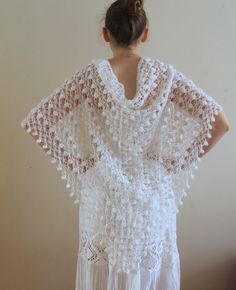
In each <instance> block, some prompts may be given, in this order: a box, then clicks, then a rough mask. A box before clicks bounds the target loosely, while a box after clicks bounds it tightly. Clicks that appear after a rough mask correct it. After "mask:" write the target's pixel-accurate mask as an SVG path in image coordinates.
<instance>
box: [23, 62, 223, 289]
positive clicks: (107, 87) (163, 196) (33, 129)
mask: <svg viewBox="0 0 236 290" xmlns="http://www.w3.org/2000/svg"><path fill="white" fill-rule="evenodd" d="M222 110H223V109H222V106H221V105H219V104H218V103H217V102H216V100H215V99H214V98H213V97H211V96H209V95H208V94H207V93H206V92H204V91H203V90H202V89H201V88H200V87H199V86H197V85H196V84H195V83H194V82H193V81H192V80H191V79H190V78H188V77H187V76H185V75H184V74H183V73H181V72H180V71H178V70H177V69H176V68H174V67H173V65H171V64H166V63H164V62H162V61H160V60H158V59H152V58H149V57H141V58H140V60H139V63H138V68H137V87H136V93H135V95H134V97H133V99H131V100H128V99H127V98H126V96H125V88H124V85H123V84H122V83H121V82H120V81H119V80H118V78H117V76H116V75H115V73H114V72H113V69H112V67H111V65H110V62H109V61H108V60H107V59H93V60H92V61H91V62H90V63H88V64H87V65H86V66H84V67H83V68H81V69H79V70H77V71H76V72H74V73H73V74H72V75H71V76H70V77H68V78H67V79H65V80H64V82H63V83H62V84H61V85H60V86H59V87H58V88H56V89H55V90H54V91H53V92H52V93H51V94H50V95H49V96H46V97H44V98H43V99H42V100H41V101H40V102H39V104H38V105H36V106H35V107H34V108H33V109H32V110H31V111H30V112H29V113H28V114H27V115H26V116H25V118H24V119H23V120H22V121H21V126H22V128H24V129H25V130H26V132H27V133H29V134H30V135H31V136H32V137H33V138H34V140H35V141H36V142H37V144H38V145H39V146H40V147H41V148H42V149H43V150H44V151H45V153H46V154H47V155H48V156H49V157H50V158H51V161H52V162H53V163H55V165H56V168H57V170H59V171H60V172H61V178H62V179H63V180H65V185H66V188H68V189H69V191H70V193H69V194H70V196H71V197H74V203H77V204H78V205H79V236H80V242H79V250H78V262H77V271H76V286H75V287H76V290H157V289H158V290H179V289H180V260H179V252H178V247H177V237H176V215H177V213H178V212H179V208H180V205H181V204H182V203H183V196H186V195H187V191H186V190H187V188H189V187H190V179H191V178H193V177H194V170H195V169H197V168H198V166H197V163H198V162H199V161H200V160H201V154H202V153H203V152H204V146H206V145H207V144H208V142H207V140H208V139H209V138H211V132H210V130H211V128H212V122H214V121H215V116H216V115H217V114H218V113H219V112H220V111H222Z"/></svg>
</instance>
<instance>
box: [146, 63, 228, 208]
mask: <svg viewBox="0 0 236 290" xmlns="http://www.w3.org/2000/svg"><path fill="white" fill-rule="evenodd" d="M172 69H173V71H174V74H175V76H174V79H173V82H172V85H171V91H170V95H169V98H168V102H167V103H166V106H165V109H164V110H163V112H162V116H161V119H160V122H159V124H158V129H157V131H156V134H155V138H154V140H153V145H152V146H155V149H154V147H152V149H151V150H150V152H149V154H151V152H152V155H151V156H152V158H153V159H155V160H159V161H160V162H161V164H162V166H163V168H165V170H166V174H170V175H171V177H172V184H173V189H174V192H175V195H176V212H177V213H178V212H179V207H180V206H181V205H182V204H183V201H182V199H183V196H187V192H186V190H187V189H189V188H190V179H193V178H194V170H195V169H198V163H199V162H200V161H201V154H202V153H204V146H206V145H208V139H210V138H211V137H212V136H211V132H210V130H211V129H212V122H214V121H215V116H216V115H218V113H219V112H220V111H222V110H223V108H222V106H221V105H219V104H218V103H217V102H216V100H215V99H214V98H213V97H212V96H210V95H208V94H207V93H206V92H204V91H203V90H202V89H201V88H200V87H199V86H197V85H196V83H194V82H193V81H192V80H191V79H189V78H188V77H186V76H185V75H184V74H182V73H181V72H179V71H178V70H176V69H175V68H173V66H172Z"/></svg>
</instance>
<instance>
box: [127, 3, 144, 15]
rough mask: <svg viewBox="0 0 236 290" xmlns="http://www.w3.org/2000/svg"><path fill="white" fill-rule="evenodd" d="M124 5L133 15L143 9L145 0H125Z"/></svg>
mask: <svg viewBox="0 0 236 290" xmlns="http://www.w3.org/2000/svg"><path fill="white" fill-rule="evenodd" d="M123 7H124V8H125V9H126V10H127V11H128V12H129V13H130V14H132V15H135V14H138V13H139V12H140V11H141V10H143V0H123Z"/></svg>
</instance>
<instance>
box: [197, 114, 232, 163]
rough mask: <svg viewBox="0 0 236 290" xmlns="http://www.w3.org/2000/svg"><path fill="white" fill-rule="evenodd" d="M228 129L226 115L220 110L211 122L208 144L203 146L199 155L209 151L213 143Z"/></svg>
mask: <svg viewBox="0 0 236 290" xmlns="http://www.w3.org/2000/svg"><path fill="white" fill-rule="evenodd" d="M229 129H230V125H229V121H228V119H227V118H226V116H225V115H224V114H223V113H222V112H220V113H219V114H218V115H217V116H216V117H215V122H213V125H212V129H211V130H210V132H211V136H212V137H211V138H210V139H209V141H208V145H207V146H205V147H204V152H203V153H200V155H199V157H202V156H203V155H205V154H206V153H207V152H209V151H210V150H211V149H212V148H213V147H214V145H215V144H216V143H217V142H218V141H219V140H220V139H221V138H222V137H223V136H224V135H225V133H226V132H228V131H229Z"/></svg>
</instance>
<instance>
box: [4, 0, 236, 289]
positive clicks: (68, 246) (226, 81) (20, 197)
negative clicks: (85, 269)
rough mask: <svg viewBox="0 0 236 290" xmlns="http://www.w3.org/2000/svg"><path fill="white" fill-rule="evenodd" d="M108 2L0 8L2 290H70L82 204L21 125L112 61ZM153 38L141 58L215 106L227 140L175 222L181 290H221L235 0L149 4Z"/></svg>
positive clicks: (230, 182) (206, 160)
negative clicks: (191, 84) (179, 76)
mask: <svg viewBox="0 0 236 290" xmlns="http://www.w3.org/2000/svg"><path fill="white" fill-rule="evenodd" d="M108 4H109V3H108V2H105V1H80V0H77V1H62V0H57V1H56V0H54V1H53V0H52V1H48V0H47V1H46V0H41V1H35V0H31V1H29V0H28V1H27V0H21V1H18V0H5V1H1V3H0V6H1V7H0V32H1V34H0V35H1V46H0V61H1V62H0V63H1V65H0V73H1V75H0V88H1V106H0V110H1V112H0V117H1V119H0V126H1V127H0V138H1V151H0V152H1V162H0V170H1V172H0V173H1V174H0V178H1V195H0V198H1V200H0V215H1V219H0V226H1V238H0V243H1V247H0V275H1V277H0V289H1V290H32V289H33V290H69V289H70V290H72V289H74V282H75V270H76V258H77V257H76V255H77V249H78V242H79V239H78V207H77V206H75V205H74V204H73V203H72V200H71V199H70V198H69V196H68V192H67V191H66V189H65V187H64V183H63V181H62V180H60V178H59V173H58V172H57V171H56V170H55V169H54V167H53V166H54V165H52V164H51V163H50V162H49V159H48V157H47V156H46V155H44V153H43V152H42V151H40V150H39V147H38V146H36V144H35V143H34V140H33V139H31V138H30V137H29V136H28V135H26V133H25V132H24V131H23V129H22V128H21V127H20V121H21V119H22V118H23V117H24V116H25V114H26V113H27V112H28V111H29V109H30V108H32V107H33V106H34V105H36V103H37V102H38V101H39V100H40V99H41V98H42V97H43V96H44V95H47V94H48V93H49V92H51V91H52V89H54V88H55V87H56V86H57V85H59V84H60V83H61V82H62V81H63V80H64V78H65V77H66V76H67V75H70V73H72V72H73V71H74V70H75V69H77V68H79V67H81V66H82V65H84V64H86V63H87V62H88V61H90V59H93V58H99V57H106V58H107V57H110V56H111V53H110V50H109V47H108V46H107V44H105V43H103V40H102V39H101V37H100V28H101V21H100V18H101V16H102V14H103V13H104V12H105V7H106V6H107V5H108ZM146 10H147V13H148V16H149V19H150V29H151V31H150V39H149V42H148V43H147V44H145V45H144V46H142V48H141V54H143V55H148V56H151V57H156V58H159V59H162V60H163V61H166V62H169V63H172V64H173V65H174V66H176V67H177V68H178V69H180V70H181V71H182V72H184V73H185V74H186V75H188V76H189V77H191V78H192V79H194V80H195V81H196V82H197V83H198V84H199V85H200V86H201V87H202V88H203V89H204V90H205V91H207V92H208V93H209V94H210V95H212V96H214V97H216V99H217V100H218V101H219V102H220V103H221V105H222V106H223V108H224V112H225V114H226V115H227V116H228V118H229V120H230V124H231V131H230V132H229V133H228V134H227V136H226V137H225V138H224V139H222V140H220V141H219V143H218V145H217V146H216V147H215V148H213V149H212V151H211V152H209V154H208V155H206V156H204V157H203V160H202V164H200V166H201V167H200V168H201V170H199V171H198V172H197V173H196V176H195V179H194V181H193V185H192V188H191V193H190V195H189V196H188V197H186V198H185V201H184V205H183V206H182V210H181V212H180V213H179V214H178V244H179V251H180V257H181V275H182V276H181V283H182V290H199V289H201V290H206V289H212V290H213V289H214V290H218V289H219V290H223V289H233V288H227V287H226V285H227V283H228V281H226V280H227V279H226V277H227V275H228V273H229V268H230V264H231V263H232V261H233V258H234V260H235V263H236V257H235V256H236V246H235V245H236V230H235V213H236V209H235V204H236V190H235V164H236V156H235V144H234V143H235V131H234V125H235V107H236V101H235V100H236V89H235V86H234V85H235V75H236V69H235V68H236V65H235V51H236V37H235V36H236V35H235V27H236V18H235V14H236V2H235V1H234V0H227V1H223V0H207V1H206V0H205V1H203V0H199V1H194V0H190V1H185V0H178V1H173V0H172V1H170V0H165V1H154V0H152V1H146Z"/></svg>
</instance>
